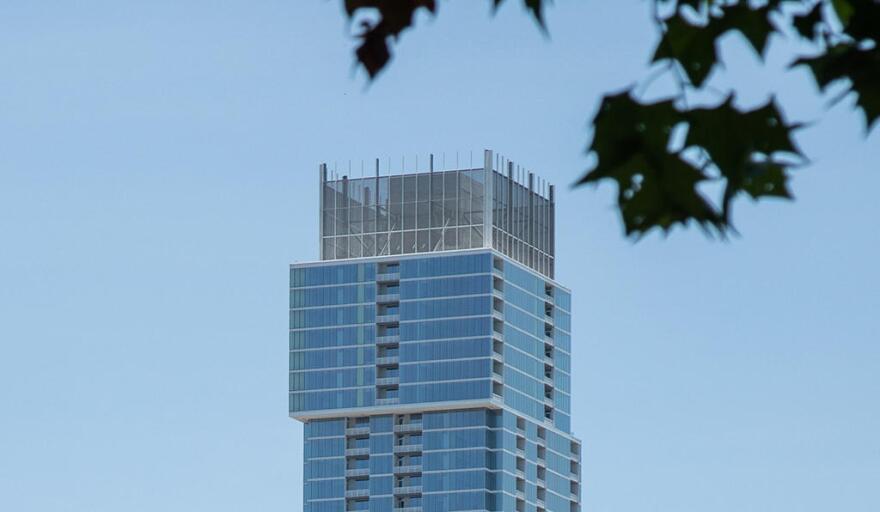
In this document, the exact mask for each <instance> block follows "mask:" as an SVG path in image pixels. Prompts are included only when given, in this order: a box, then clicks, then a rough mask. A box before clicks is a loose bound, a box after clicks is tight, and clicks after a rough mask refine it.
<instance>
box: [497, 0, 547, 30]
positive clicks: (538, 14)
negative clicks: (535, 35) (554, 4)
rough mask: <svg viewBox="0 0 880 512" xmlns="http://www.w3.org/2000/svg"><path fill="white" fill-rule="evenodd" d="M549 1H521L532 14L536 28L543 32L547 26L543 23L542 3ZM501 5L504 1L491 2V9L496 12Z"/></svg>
mask: <svg viewBox="0 0 880 512" xmlns="http://www.w3.org/2000/svg"><path fill="white" fill-rule="evenodd" d="M549 1H550V0H523V5H524V6H525V7H526V9H528V11H529V12H530V13H531V14H532V17H534V18H535V21H536V22H537V23H538V26H539V27H541V30H544V31H546V30H547V25H546V24H545V23H544V3H545V2H549ZM503 3H504V0H492V9H493V10H495V11H497V10H498V8H499V7H501V4H503Z"/></svg>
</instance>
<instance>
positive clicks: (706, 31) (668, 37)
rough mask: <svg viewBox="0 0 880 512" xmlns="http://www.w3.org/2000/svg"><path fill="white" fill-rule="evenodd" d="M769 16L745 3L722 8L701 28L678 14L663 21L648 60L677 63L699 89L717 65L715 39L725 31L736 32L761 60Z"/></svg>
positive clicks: (765, 10) (767, 10) (766, 9)
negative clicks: (720, 14) (658, 38)
mask: <svg viewBox="0 0 880 512" xmlns="http://www.w3.org/2000/svg"><path fill="white" fill-rule="evenodd" d="M688 5H690V4H688ZM769 13H770V8H769V6H767V5H764V6H761V7H750V6H749V4H748V3H747V2H746V3H741V4H734V5H730V6H728V7H725V8H724V9H723V15H722V16H720V17H715V16H709V17H708V21H707V22H706V24H705V25H697V24H694V23H692V22H691V21H690V20H688V19H687V18H686V17H685V16H683V15H682V13H681V12H680V11H679V12H677V13H676V14H674V15H672V16H670V17H669V18H667V19H665V20H664V24H665V31H664V33H663V37H662V38H661V39H660V42H659V43H657V48H656V49H655V51H654V57H653V58H652V59H651V61H652V62H658V61H661V60H666V59H671V60H674V61H676V62H678V64H679V65H680V66H681V67H682V69H683V70H684V72H685V73H686V74H687V76H688V79H689V80H690V81H691V83H692V84H693V85H694V86H695V87H702V85H703V82H704V81H705V80H706V78H707V77H708V76H709V73H711V71H712V68H713V67H714V66H715V64H717V62H718V51H717V40H718V38H720V37H721V36H723V35H724V34H726V33H727V32H728V31H731V30H737V31H739V32H740V33H741V34H742V35H743V36H744V37H745V38H746V40H748V41H749V43H750V44H751V45H752V48H754V50H755V52H756V53H757V54H758V55H759V56H761V57H762V58H763V56H764V51H765V50H766V48H767V41H768V39H769V37H770V34H771V33H772V32H773V30H774V29H773V25H772V24H771V23H770V20H769Z"/></svg>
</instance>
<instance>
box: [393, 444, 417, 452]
mask: <svg viewBox="0 0 880 512" xmlns="http://www.w3.org/2000/svg"><path fill="white" fill-rule="evenodd" d="M420 451H422V445H421V444H398V445H394V453H413V452H420Z"/></svg>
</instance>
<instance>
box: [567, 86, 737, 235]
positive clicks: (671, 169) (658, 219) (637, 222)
mask: <svg viewBox="0 0 880 512" xmlns="http://www.w3.org/2000/svg"><path fill="white" fill-rule="evenodd" d="M682 121H683V117H682V114H681V113H680V112H679V111H678V110H676V109H675V106H674V105H673V103H672V101H671V100H666V101H660V102H656V103H648V104H643V103H639V102H638V101H636V100H634V99H633V98H632V96H631V95H630V93H629V91H625V92H623V93H620V94H617V95H612V96H606V97H605V98H604V99H603V100H602V104H601V106H600V108H599V112H598V113H597V114H596V117H595V119H594V120H593V126H594V128H595V132H594V135H593V142H592V144H591V146H590V151H591V152H593V153H594V154H595V156H596V158H597V164H596V165H595V166H594V167H593V168H592V169H591V170H589V171H588V172H587V174H585V175H584V176H583V177H582V178H581V180H580V181H579V182H578V184H584V183H595V182H598V181H600V180H603V179H612V180H614V181H616V182H617V188H618V194H617V196H618V199H617V201H618V206H619V208H620V214H621V216H622V218H623V223H624V227H625V229H626V233H627V235H640V234H644V233H645V232H647V231H649V230H651V229H652V228H655V227H659V228H661V229H663V230H668V229H670V228H671V227H672V226H673V225H675V224H685V223H687V222H688V221H689V220H691V219H693V220H695V221H696V222H698V223H699V224H701V225H703V226H704V227H706V226H713V227H715V228H716V229H717V230H718V231H719V232H721V231H723V229H724V223H723V221H722V219H721V217H720V216H719V215H718V213H717V212H716V211H715V209H714V208H713V207H712V205H711V204H710V203H709V202H708V201H707V200H706V199H705V198H704V197H703V196H702V195H701V194H700V193H699V192H698V191H697V189H696V187H697V185H698V184H699V183H700V182H702V181H704V180H705V179H706V176H705V175H704V174H703V172H702V171H701V170H700V169H697V168H696V167H694V166H693V165H692V164H690V163H689V162H687V161H685V160H683V159H682V158H681V156H680V155H678V154H677V153H670V152H669V151H668V149H667V147H668V145H669V138H670V136H671V134H672V130H673V128H674V127H675V126H676V125H677V124H679V123H681V122H682Z"/></svg>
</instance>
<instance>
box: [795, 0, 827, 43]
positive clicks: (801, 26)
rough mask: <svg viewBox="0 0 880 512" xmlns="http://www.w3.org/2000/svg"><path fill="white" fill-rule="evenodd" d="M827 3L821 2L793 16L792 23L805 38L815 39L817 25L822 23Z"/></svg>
mask: <svg viewBox="0 0 880 512" xmlns="http://www.w3.org/2000/svg"><path fill="white" fill-rule="evenodd" d="M824 6H825V4H824V3H823V2H819V3H817V4H816V5H814V6H813V8H812V9H810V10H809V11H807V12H805V13H803V14H797V15H795V16H793V17H792V25H794V28H795V29H796V30H797V31H798V34H800V35H801V37H803V38H804V39H813V38H814V37H815V36H816V25H818V24H820V23H822V9H823V8H824Z"/></svg>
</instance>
